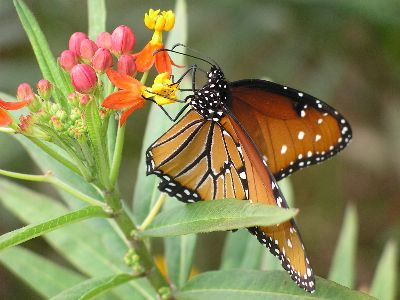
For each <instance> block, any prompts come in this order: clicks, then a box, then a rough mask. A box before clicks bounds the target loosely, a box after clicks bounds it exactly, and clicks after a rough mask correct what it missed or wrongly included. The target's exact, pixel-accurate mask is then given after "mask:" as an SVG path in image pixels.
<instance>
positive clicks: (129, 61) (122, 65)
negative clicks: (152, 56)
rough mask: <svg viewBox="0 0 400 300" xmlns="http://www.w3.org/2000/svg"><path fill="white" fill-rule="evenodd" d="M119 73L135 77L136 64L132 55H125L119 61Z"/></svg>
mask: <svg viewBox="0 0 400 300" xmlns="http://www.w3.org/2000/svg"><path fill="white" fill-rule="evenodd" d="M117 70H118V73H120V74H124V75H129V76H133V75H134V74H135V73H136V63H135V60H134V59H133V57H132V55H129V54H124V55H121V57H120V58H119V59H118V65H117Z"/></svg>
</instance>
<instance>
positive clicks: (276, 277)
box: [176, 270, 374, 300]
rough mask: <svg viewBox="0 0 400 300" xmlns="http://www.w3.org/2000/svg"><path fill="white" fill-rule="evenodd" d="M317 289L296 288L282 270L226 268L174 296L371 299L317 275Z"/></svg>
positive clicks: (202, 276)
mask: <svg viewBox="0 0 400 300" xmlns="http://www.w3.org/2000/svg"><path fill="white" fill-rule="evenodd" d="M316 288H317V291H316V292H315V293H313V294H309V293H307V292H305V291H304V290H302V289H300V288H299V287H298V286H297V285H296V284H295V283H294V282H293V281H292V280H291V279H290V276H289V275H288V274H287V273H286V272H284V271H264V272H263V271H245V270H229V271H215V272H207V273H202V274H200V275H198V276H196V277H195V278H193V279H192V280H190V281H189V282H188V283H187V284H186V285H185V286H184V287H183V288H182V289H181V291H180V292H178V293H177V295H176V298H177V299H178V300H197V299H198V300H200V299H201V300H203V299H213V300H219V299H221V300H226V299H229V300H239V299H240V300H242V299H246V300H268V299H271V300H300V299H335V300H337V299H340V300H363V299H365V300H366V299H374V298H372V297H370V296H368V295H366V294H363V293H360V292H356V291H352V290H350V289H348V288H346V287H343V286H341V285H339V284H336V283H334V282H332V281H328V280H326V279H322V278H319V277H318V278H317V282H316Z"/></svg>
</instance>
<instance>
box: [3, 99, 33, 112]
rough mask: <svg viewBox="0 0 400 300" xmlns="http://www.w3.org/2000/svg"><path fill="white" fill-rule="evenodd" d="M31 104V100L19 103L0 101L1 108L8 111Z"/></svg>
mask: <svg viewBox="0 0 400 300" xmlns="http://www.w3.org/2000/svg"><path fill="white" fill-rule="evenodd" d="M29 102H30V101H29V100H27V101H19V102H7V101H4V100H2V99H0V108H4V109H6V110H17V109H20V108H22V107H24V106H26V105H28V103H29Z"/></svg>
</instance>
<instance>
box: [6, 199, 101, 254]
mask: <svg viewBox="0 0 400 300" xmlns="http://www.w3.org/2000/svg"><path fill="white" fill-rule="evenodd" d="M95 217H103V218H106V217H108V214H107V213H106V212H105V211H104V209H103V208H102V207H100V206H87V207H84V208H82V209H80V210H77V211H74V212H71V213H68V214H65V215H62V216H60V217H57V218H53V219H50V220H48V221H46V222H43V223H39V224H32V225H28V226H25V227H23V228H20V229H16V230H13V231H11V232H8V233H6V234H3V235H2V236H0V250H4V249H7V248H9V247H12V246H16V245H19V244H21V243H23V242H26V241H28V240H31V239H33V238H35V237H38V236H41V235H43V234H45V233H48V232H51V231H53V230H56V229H59V228H61V227H64V226H66V225H69V224H72V223H75V222H79V221H82V220H85V219H88V218H95Z"/></svg>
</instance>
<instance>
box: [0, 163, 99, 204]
mask: <svg viewBox="0 0 400 300" xmlns="http://www.w3.org/2000/svg"><path fill="white" fill-rule="evenodd" d="M0 175H4V176H7V177H11V178H16V179H21V180H27V181H34V182H47V183H50V184H53V185H54V186H56V187H58V188H59V189H61V190H63V191H65V192H67V193H69V194H70V195H72V196H74V197H76V198H77V199H79V200H81V201H84V202H86V203H88V204H90V205H97V206H102V207H105V205H104V203H103V202H101V201H98V200H96V199H94V198H92V197H90V196H88V195H85V194H84V193H82V192H80V191H78V190H76V189H74V188H73V187H72V186H70V185H68V184H66V183H64V182H62V181H61V180H59V179H57V178H56V177H54V176H53V174H52V173H50V172H49V173H47V174H45V175H31V174H23V173H16V172H10V171H6V170H2V169H0Z"/></svg>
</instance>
